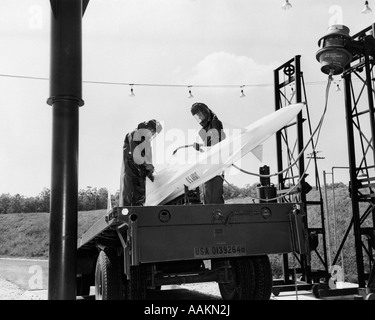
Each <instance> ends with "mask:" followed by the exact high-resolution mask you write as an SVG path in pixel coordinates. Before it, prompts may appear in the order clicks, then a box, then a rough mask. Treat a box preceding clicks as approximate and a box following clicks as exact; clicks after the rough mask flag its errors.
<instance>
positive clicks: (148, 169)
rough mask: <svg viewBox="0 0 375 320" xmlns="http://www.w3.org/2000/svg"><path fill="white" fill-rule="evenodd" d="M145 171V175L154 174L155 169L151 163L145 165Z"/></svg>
mask: <svg viewBox="0 0 375 320" xmlns="http://www.w3.org/2000/svg"><path fill="white" fill-rule="evenodd" d="M145 169H146V172H147V173H149V172H151V173H154V171H155V167H154V166H153V165H152V164H151V163H146V164H145Z"/></svg>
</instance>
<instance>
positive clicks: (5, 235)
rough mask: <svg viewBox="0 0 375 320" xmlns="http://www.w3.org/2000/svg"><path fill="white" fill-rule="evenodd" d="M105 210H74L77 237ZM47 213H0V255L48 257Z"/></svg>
mask: <svg viewBox="0 0 375 320" xmlns="http://www.w3.org/2000/svg"><path fill="white" fill-rule="evenodd" d="M105 213H106V210H95V211H84V212H79V213H78V237H79V236H81V234H82V233H83V232H85V231H86V230H87V229H88V228H90V227H91V226H92V225H93V224H94V223H95V222H96V221H97V220H98V219H99V218H100V217H102V216H103V215H104V214H105ZM49 216H50V214H49V213H45V212H42V213H11V214H1V215H0V243H1V245H0V256H3V257H4V256H5V257H29V258H36V257H40V258H41V257H43V258H48V249H49Z"/></svg>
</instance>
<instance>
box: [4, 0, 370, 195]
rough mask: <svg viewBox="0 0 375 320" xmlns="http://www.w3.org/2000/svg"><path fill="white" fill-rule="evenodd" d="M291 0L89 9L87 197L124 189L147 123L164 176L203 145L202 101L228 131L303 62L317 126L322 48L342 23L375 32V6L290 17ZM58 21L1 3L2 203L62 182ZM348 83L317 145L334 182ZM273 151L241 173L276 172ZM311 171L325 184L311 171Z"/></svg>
mask: <svg viewBox="0 0 375 320" xmlns="http://www.w3.org/2000/svg"><path fill="white" fill-rule="evenodd" d="M283 2H284V0H267V1H252V0H90V3H89V5H88V7H87V9H86V12H85V15H84V17H83V20H82V29H83V35H82V47H83V52H82V59H83V68H82V77H83V86H82V92H83V95H82V98H83V100H84V102H85V104H84V106H82V107H80V109H79V171H78V172H79V177H78V183H79V189H86V188H87V187H88V186H91V187H96V188H107V189H108V190H109V191H110V192H111V193H115V192H116V191H117V190H118V189H119V185H120V169H121V157H122V145H123V140H124V137H125V135H126V133H127V132H129V131H132V130H133V129H134V128H135V127H136V126H137V125H138V123H140V122H143V121H145V120H149V119H153V118H155V119H158V120H159V121H160V122H161V123H162V124H163V131H162V134H161V135H160V136H158V137H157V138H156V139H155V140H154V142H155V144H156V145H155V147H156V146H158V143H161V142H162V140H163V146H164V148H163V149H161V148H157V149H158V156H155V159H156V158H157V159H158V161H157V163H155V168H156V171H158V170H161V169H162V168H163V166H165V165H166V160H165V159H167V158H168V156H170V154H171V152H172V150H174V149H175V148H176V147H177V146H179V145H183V144H186V143H190V142H194V141H196V140H197V136H196V135H195V134H194V132H196V131H197V130H198V129H199V125H198V123H197V122H196V121H195V119H194V118H193V117H192V116H191V113H190V108H191V105H192V104H193V103H195V102H203V103H205V104H207V105H208V106H209V107H210V108H211V109H212V110H213V111H214V112H215V113H216V114H217V115H218V117H219V119H221V120H222V121H223V124H224V128H226V129H228V130H231V129H234V128H243V127H246V126H248V125H249V124H251V123H252V122H254V121H256V120H258V119H260V118H261V117H263V116H266V115H268V114H270V113H272V112H274V110H275V106H274V89H273V81H274V80H273V70H274V69H275V68H277V67H279V66H280V65H282V64H283V63H285V62H286V61H288V60H290V59H291V58H293V57H295V56H296V55H300V56H301V68H302V71H303V75H304V81H305V85H306V92H307V99H308V105H309V112H310V116H311V123H312V126H313V128H315V127H316V125H317V124H318V121H319V119H320V117H321V115H322V112H323V109H324V102H325V88H326V84H327V75H326V74H323V73H322V72H321V71H320V64H319V63H318V61H317V60H316V52H317V51H318V50H319V47H318V40H319V39H320V38H321V37H322V36H324V35H325V34H326V33H327V28H328V27H329V26H330V25H333V24H344V25H346V26H347V27H349V29H350V34H351V35H352V34H354V33H357V32H359V31H361V30H363V29H364V28H366V27H368V26H369V25H371V24H372V23H373V21H374V18H375V17H374V13H370V14H366V15H364V14H362V13H361V11H362V9H363V6H364V1H352V0H343V1H335V2H333V1H327V0H304V1H297V0H291V1H290V3H291V4H292V6H293V7H292V9H290V10H282V8H281V6H282V4H283ZM369 3H370V7H371V5H373V6H374V9H375V2H374V3H372V1H370V2H369ZM374 11H375V10H374ZM50 15H51V8H50V2H49V1H47V0H35V1H34V0H17V1H14V0H1V2H0V37H1V50H0V133H1V135H0V194H2V193H9V194H11V195H15V194H20V195H23V196H36V195H38V194H39V193H40V192H41V191H42V190H43V189H44V188H50V185H51V150H52V107H51V106H49V105H47V103H46V100H47V98H48V97H49V81H48V78H49V72H50ZM129 84H134V86H133V89H134V94H135V96H134V97H130V96H129V94H130V89H131V87H130V85H129ZM242 85H245V87H244V88H243V89H244V93H245V97H244V98H240V90H241V88H240V87H241V86H242ZM337 85H339V86H341V88H343V85H342V81H341V77H340V76H335V78H334V83H333V84H332V89H331V91H330V95H329V103H328V108H327V113H326V116H325V118H324V123H323V126H322V129H321V133H320V136H321V138H320V139H319V141H318V143H317V145H316V150H317V151H319V154H318V155H319V156H320V157H322V158H323V159H320V160H318V174H319V176H320V180H321V181H323V176H326V178H327V183H330V182H331V179H332V177H333V174H332V173H334V179H335V182H344V183H348V180H349V175H348V170H347V169H345V167H347V166H348V155H347V142H346V126H345V109H344V99H343V92H344V91H343V90H341V91H338V92H336V90H335V88H336V86H337ZM189 89H190V90H191V92H192V95H193V96H194V97H193V98H188V96H189ZM306 132H307V131H306ZM308 138H309V137H308V136H307V135H306V134H305V137H304V139H305V140H306V141H307V139H308ZM154 149H155V148H154ZM263 149H264V154H263V159H262V161H259V160H257V159H256V158H255V157H254V156H252V155H248V156H246V157H244V158H243V159H242V160H241V167H242V168H243V169H244V170H247V171H250V172H255V173H258V172H259V167H261V166H263V165H268V166H270V171H271V173H272V172H274V171H276V162H275V161H276V147H275V139H274V138H273V137H271V138H270V139H268V140H267V141H266V142H265V143H264V145H263ZM311 151H312V150H311V149H307V152H311ZM154 152H156V151H155V150H154ZM159 152H161V154H160V153H159ZM160 159H161V160H160ZM340 167H344V168H343V169H341V168H340ZM308 170H309V171H308V172H309V173H310V175H309V177H308V179H307V181H308V182H309V183H310V184H311V185H314V184H315V179H314V175H315V174H314V171H313V168H312V166H311V167H309V169H308ZM226 180H227V181H228V182H229V183H231V184H234V185H236V186H239V187H243V186H245V185H247V184H253V183H256V182H258V178H257V177H254V176H251V175H246V174H243V173H241V172H239V171H236V170H233V169H231V170H229V171H228V172H227V173H226ZM271 182H272V183H277V181H276V180H272V181H271Z"/></svg>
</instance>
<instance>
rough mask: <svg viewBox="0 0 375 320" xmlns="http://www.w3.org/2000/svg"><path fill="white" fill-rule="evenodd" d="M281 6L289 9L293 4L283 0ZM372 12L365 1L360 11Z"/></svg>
mask: <svg viewBox="0 0 375 320" xmlns="http://www.w3.org/2000/svg"><path fill="white" fill-rule="evenodd" d="M281 8H282V9H283V10H289V9H292V8H293V6H292V4H291V3H290V2H289V0H285V2H284V3H283V5H282V6H281ZM371 12H372V9H371V8H370V5H369V3H368V1H365V6H364V8H363V9H362V13H363V14H367V13H371Z"/></svg>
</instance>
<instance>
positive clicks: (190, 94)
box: [188, 86, 194, 99]
mask: <svg viewBox="0 0 375 320" xmlns="http://www.w3.org/2000/svg"><path fill="white" fill-rule="evenodd" d="M188 88H189V96H188V98H189V99H191V98H194V96H193V94H192V93H191V89H190V88H191V86H189V87H188Z"/></svg>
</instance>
